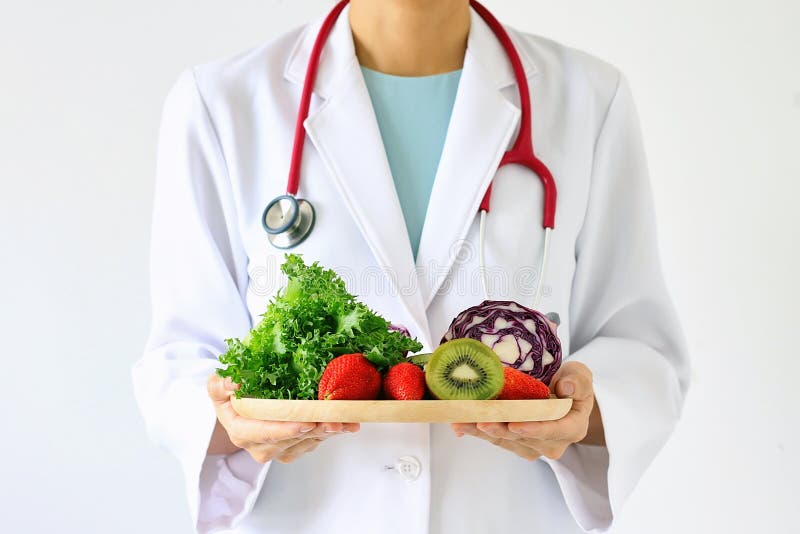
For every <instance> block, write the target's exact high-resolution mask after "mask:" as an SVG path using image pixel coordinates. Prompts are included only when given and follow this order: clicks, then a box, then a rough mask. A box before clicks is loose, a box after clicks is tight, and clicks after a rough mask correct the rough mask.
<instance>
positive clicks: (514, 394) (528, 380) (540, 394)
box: [498, 366, 550, 400]
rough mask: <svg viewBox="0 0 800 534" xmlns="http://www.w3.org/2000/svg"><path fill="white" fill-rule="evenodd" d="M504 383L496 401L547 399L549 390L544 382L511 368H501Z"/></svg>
mask: <svg viewBox="0 0 800 534" xmlns="http://www.w3.org/2000/svg"><path fill="white" fill-rule="evenodd" d="M503 374H504V375H505V382H504V383H503V390H502V391H501V392H500V396H499V397H498V399H501V400H520V399H549V398H550V388H548V387H547V386H546V385H545V383H544V382H542V381H541V380H537V379H535V378H533V377H532V376H531V375H529V374H528V373H523V372H522V371H518V370H516V369H513V368H511V367H505V366H504V367H503Z"/></svg>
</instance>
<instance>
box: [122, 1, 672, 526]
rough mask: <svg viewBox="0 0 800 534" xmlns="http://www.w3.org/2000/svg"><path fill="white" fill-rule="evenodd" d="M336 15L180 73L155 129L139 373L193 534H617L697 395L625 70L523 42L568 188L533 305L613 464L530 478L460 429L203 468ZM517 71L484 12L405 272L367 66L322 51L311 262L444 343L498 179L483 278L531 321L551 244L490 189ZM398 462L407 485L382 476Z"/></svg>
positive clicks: (557, 466)
mask: <svg viewBox="0 0 800 534" xmlns="http://www.w3.org/2000/svg"><path fill="white" fill-rule="evenodd" d="M320 22H321V19H320V20H317V21H316V22H314V23H311V24H309V25H307V26H304V27H302V28H299V29H296V30H293V31H291V32H289V33H287V34H285V35H283V36H281V37H279V38H278V39H276V40H273V41H271V42H269V43H266V44H264V45H263V46H260V47H258V48H255V49H253V50H251V51H248V52H246V53H243V54H240V55H237V56H235V57H233V58H230V59H227V60H224V61H219V62H214V63H210V64H207V65H203V66H200V67H196V68H194V69H191V70H187V71H186V72H184V73H183V75H182V76H180V78H179V80H178V81H177V83H176V84H175V86H174V88H173V89H172V91H171V92H170V94H169V96H168V98H167V100H166V104H165V107H164V112H163V122H162V126H161V130H160V142H159V150H158V165H157V180H156V182H157V185H156V198H155V208H154V217H153V233H152V262H151V269H152V299H153V316H152V321H153V323H152V331H151V334H150V337H149V340H148V342H147V346H146V350H145V353H144V355H143V357H142V358H141V360H140V361H139V362H138V363H137V364H136V365H135V368H134V371H133V377H134V386H135V392H136V398H137V400H138V403H139V405H140V407H141V410H142V413H143V415H144V418H145V421H146V423H147V427H148V430H149V433H150V435H151V436H152V438H153V439H154V440H155V441H156V442H157V443H159V444H160V445H162V446H163V447H164V448H166V449H167V450H169V451H170V452H171V453H173V454H174V455H175V456H176V457H177V458H178V459H179V460H180V462H181V464H182V466H183V470H184V473H185V478H186V492H187V495H188V500H189V506H190V509H191V516H192V518H193V521H194V522H195V526H196V528H197V529H198V531H200V532H210V531H215V530H224V529H230V528H232V529H233V530H231V531H232V532H248V533H249V532H253V533H256V532H259V533H287V532H289V533H298V532H303V533H326V534H329V533H338V532H358V533H361V532H363V533H373V532H381V533H384V534H388V533H398V534H401V533H402V534H417V533H420V534H421V533H424V532H432V533H449V532H460V533H486V532H531V533H536V532H548V533H559V534H568V533H571V532H580V531H581V529H584V530H589V531H593V532H604V531H606V530H607V529H609V528H610V526H611V525H612V523H613V521H614V519H615V517H616V516H617V514H618V513H619V511H620V508H621V507H622V505H623V503H624V502H625V500H626V499H627V498H628V496H629V494H630V493H631V491H632V490H633V488H634V486H635V485H636V482H637V481H638V480H639V478H640V477H641V476H642V473H643V471H644V470H645V469H646V468H647V466H648V464H649V463H650V462H651V461H652V459H653V457H654V456H655V454H656V453H657V452H658V451H659V449H660V448H661V447H662V445H663V444H664V442H665V440H666V439H667V438H668V436H669V434H670V432H671V431H672V429H673V427H674V425H675V423H676V421H677V419H678V416H679V413H680V411H681V406H682V402H683V398H684V394H685V392H686V388H687V379H688V364H687V354H686V349H685V344H684V340H683V336H682V332H681V328H680V325H679V323H678V320H677V318H676V314H675V311H674V309H673V307H672V304H671V302H670V299H669V296H668V294H667V292H666V290H665V285H664V281H663V279H662V274H661V270H660V266H659V259H658V253H657V250H658V249H657V245H656V231H655V227H654V218H653V205H652V202H651V198H650V186H649V184H648V173H647V166H646V162H645V156H644V152H643V148H642V141H641V136H640V131H639V126H638V119H637V116H636V112H635V109H634V105H633V102H632V99H631V94H630V91H629V88H628V85H627V84H626V82H625V79H624V78H623V77H622V76H621V75H620V73H619V71H618V70H617V69H615V68H614V67H612V66H611V65H609V64H607V63H604V62H602V61H600V60H598V59H595V58H593V57H591V56H589V55H586V54H584V53H581V52H579V51H576V50H573V49H570V48H567V47H564V46H561V45H559V44H556V43H553V42H551V41H548V40H546V39H543V38H541V37H536V36H533V35H528V34H524V33H520V32H517V31H514V30H513V29H511V28H509V32H510V33H511V36H512V39H513V41H514V43H515V45H516V46H517V48H518V50H519V53H520V55H521V58H522V61H523V64H524V67H525V72H526V74H527V77H528V81H529V84H530V90H531V98H532V103H533V129H534V142H535V148H536V152H537V154H538V155H539V156H540V158H541V159H542V160H543V161H544V162H545V163H546V164H547V165H548V166H549V167H550V169H551V170H552V172H553V174H554V176H555V180H556V183H557V186H558V210H557V215H556V230H555V231H554V233H553V238H552V249H551V256H550V267H549V270H548V273H547V276H546V280H545V293H544V298H543V300H542V305H541V306H540V308H541V309H542V310H543V311H555V312H558V313H559V314H560V316H561V320H562V324H561V326H560V328H559V335H560V337H561V341H562V343H563V347H564V354H565V355H568V357H567V359H568V360H575V361H582V362H584V363H585V364H586V365H588V366H589V368H590V369H591V370H592V372H593V373H594V383H595V390H596V396H597V401H598V402H599V405H600V407H601V411H602V414H603V420H604V425H605V434H606V440H607V442H608V447H607V449H606V448H601V447H591V446H584V445H573V446H571V447H570V448H569V449H568V450H567V452H566V454H565V455H564V456H563V457H562V458H561V459H559V460H555V461H551V460H547V459H541V460H538V461H534V462H528V461H525V460H523V459H520V458H518V457H517V456H515V455H514V454H512V453H510V452H508V451H506V450H503V449H500V448H498V447H494V446H492V445H490V444H489V443H487V442H484V441H481V440H477V439H475V438H471V437H465V438H462V439H458V438H456V437H455V436H454V435H453V434H452V432H451V430H450V428H449V425H428V424H383V425H378V424H364V425H362V429H361V431H360V432H358V433H356V434H353V435H344V436H337V437H335V438H334V439H331V440H329V441H327V442H325V443H323V444H322V445H321V446H320V448H319V449H317V450H316V451H314V452H313V453H311V454H309V455H307V456H304V457H303V458H301V459H300V460H298V461H297V462H296V463H293V464H289V465H283V464H279V463H277V462H275V463H271V464H266V465H260V464H258V463H256V462H254V461H253V460H251V459H250V457H249V456H248V455H247V453H246V452H244V451H241V452H238V453H236V454H234V455H231V456H230V457H222V456H216V457H214V456H207V455H206V448H207V444H208V441H209V437H210V435H211V432H212V428H213V427H214V421H215V417H214V410H213V409H212V405H211V403H210V401H209V399H208V397H207V395H206V391H205V383H206V378H207V376H208V375H209V374H210V373H211V372H212V370H213V369H214V368H215V367H216V366H217V361H216V357H217V355H218V354H220V353H221V352H223V351H224V350H225V345H224V343H223V339H225V338H228V337H232V336H239V337H241V336H244V335H246V334H247V332H248V330H249V329H250V328H251V326H252V325H253V324H254V323H256V322H257V321H258V320H259V315H260V314H261V313H263V311H264V310H265V308H266V305H267V302H268V300H269V298H270V297H271V296H272V295H273V294H274V293H275V291H276V290H277V289H278V288H279V287H280V286H281V282H282V280H281V279H280V276H279V274H278V268H279V265H280V263H281V262H282V257H283V255H282V253H281V252H280V251H278V250H276V249H274V248H272V247H271V246H270V245H269V244H268V242H267V239H266V237H265V234H264V231H263V230H262V227H261V219H260V218H261V214H262V210H263V209H264V206H265V205H266V204H267V203H268V201H269V200H270V199H272V198H273V197H275V196H276V195H279V194H282V193H283V192H284V191H285V187H286V175H287V170H288V166H289V156H290V153H291V142H292V135H293V131H294V123H295V116H296V113H297V107H298V101H299V98H300V92H301V88H302V83H303V77H304V73H305V69H306V65H307V60H308V56H309V52H310V50H311V46H312V42H313V40H314V38H315V36H316V35H317V29H318V28H319V25H320ZM518 100H519V99H518V94H517V88H516V84H515V80H514V76H513V73H512V70H511V68H510V66H509V63H508V61H507V59H506V56H505V55H504V53H503V51H502V48H501V47H500V45H499V44H498V42H497V40H496V38H495V37H494V35H493V34H492V32H491V30H490V29H489V28H488V26H487V25H486V24H485V23H484V22H483V21H482V20H481V19H480V17H479V16H477V14H476V13H474V12H473V13H472V20H471V28H470V32H469V39H468V47H467V51H466V55H465V58H464V66H463V71H462V74H461V81H460V85H459V87H458V92H457V96H456V100H455V105H454V108H453V112H452V119H451V121H450V126H449V130H448V132H447V140H446V142H445V145H444V150H443V153H442V156H441V162H440V164H439V168H438V171H437V174H436V180H435V183H434V186H433V191H432V193H431V198H430V206H429V208H428V214H427V218H426V220H425V226H424V230H423V233H422V239H421V242H420V246H419V253H418V257H417V260H416V262H415V261H414V258H413V255H412V252H411V248H410V245H409V239H408V236H407V233H406V229H405V224H404V220H403V215H402V212H401V209H400V204H399V202H398V200H397V195H396V193H395V189H394V186H393V182H392V177H391V174H390V169H389V165H388V163H387V159H386V156H385V151H384V149H383V146H382V142H381V137H380V133H379V130H378V126H377V123H376V120H375V117H374V114H373V110H372V107H371V103H370V99H369V95H368V93H367V90H366V87H365V85H364V81H363V79H362V76H361V72H360V70H359V65H358V61H357V58H356V56H355V53H354V47H353V41H352V36H351V32H350V26H349V23H348V10H347V9H346V10H345V11H344V12H343V13H342V15H341V17H340V18H339V20H338V22H337V23H336V25H335V27H334V29H333V31H332V33H331V35H330V38H329V40H328V42H327V44H326V46H325V49H324V52H323V54H322V61H321V65H320V68H319V75H318V78H317V82H316V84H315V91H314V97H313V99H312V102H311V112H310V115H309V117H308V119H307V120H306V122H305V128H306V132H307V134H308V139H307V142H306V150H305V154H304V156H303V168H302V181H301V186H300V192H299V196H302V197H306V198H308V199H310V200H311V201H312V202H313V203H314V206H315V207H316V212H317V223H316V227H315V229H314V232H312V234H311V236H310V237H309V238H308V239H307V240H306V241H305V242H304V243H303V244H302V245H300V246H299V247H297V249H296V250H295V251H296V252H299V253H301V254H303V256H304V257H305V259H306V260H307V261H313V260H319V261H320V262H321V263H322V264H323V265H325V266H328V267H331V268H334V269H336V270H337V271H338V272H339V273H340V274H341V275H342V277H343V278H344V279H345V280H346V281H347V284H348V286H349V287H350V289H351V290H352V291H354V292H356V293H357V294H358V295H359V297H360V299H361V300H362V301H363V302H365V303H366V304H368V305H369V306H371V307H372V308H373V309H375V310H376V311H378V312H379V313H380V314H382V315H383V316H384V317H386V318H388V319H389V320H391V321H393V322H396V323H402V324H404V325H406V326H407V327H408V328H409V329H410V330H411V332H412V333H413V334H414V335H415V336H416V337H418V338H419V339H420V340H421V341H422V342H423V343H424V344H425V350H426V351H429V350H431V349H433V348H434V347H435V346H436V345H437V344H438V340H439V339H440V338H441V336H442V334H443V333H444V331H445V329H446V328H447V326H448V325H449V323H450V321H451V320H452V318H453V317H454V316H455V315H456V314H457V313H458V312H459V311H461V310H463V309H464V308H467V307H469V306H472V305H475V304H477V303H479V302H480V301H481V300H483V296H482V294H481V291H480V283H479V278H478V260H477V253H476V243H477V238H478V222H477V221H478V218H477V217H476V214H477V209H478V204H479V202H480V200H481V197H482V196H483V193H484V191H485V190H486V188H487V186H488V185H489V183H490V182H491V181H492V180H493V179H494V195H493V198H492V211H491V213H490V215H489V219H488V227H487V245H486V261H487V265H488V267H489V270H490V280H491V282H490V283H491V284H492V286H493V287H492V290H491V292H492V297H493V298H495V299H510V300H517V301H519V302H521V303H525V304H530V303H531V301H532V295H533V289H534V287H535V283H534V282H535V277H536V268H537V266H538V259H539V254H540V251H541V245H542V240H543V234H542V230H541V221H542V187H541V185H540V182H539V180H538V178H537V177H536V176H534V175H533V174H532V173H531V172H530V171H528V170H526V169H523V168H521V167H518V166H513V165H511V166H505V167H503V168H502V169H501V170H500V171H499V172H496V169H497V165H498V163H499V161H500V158H501V157H502V155H503V153H504V151H505V150H506V149H507V148H508V147H509V146H510V144H511V142H512V141H513V139H514V138H515V134H516V128H517V126H518V122H519V117H520V112H519V108H518ZM402 456H414V457H415V458H417V459H418V460H419V462H420V464H421V466H422V471H421V474H420V476H419V478H417V479H416V480H413V481H410V480H406V479H404V478H403V477H402V476H401V475H400V474H398V472H397V470H392V469H386V466H391V465H393V464H395V462H396V461H397V459H398V458H399V457H402Z"/></svg>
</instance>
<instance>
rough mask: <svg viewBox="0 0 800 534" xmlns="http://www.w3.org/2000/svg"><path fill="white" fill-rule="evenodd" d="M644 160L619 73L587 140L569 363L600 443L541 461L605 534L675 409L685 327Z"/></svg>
mask: <svg viewBox="0 0 800 534" xmlns="http://www.w3.org/2000/svg"><path fill="white" fill-rule="evenodd" d="M653 211H654V210H653V202H652V198H651V191H650V184H649V178H648V170H647V162H646V159H645V153H644V148H643V145H642V138H641V132H640V128H639V121H638V117H637V113H636V109H635V107H634V104H633V100H632V97H631V93H630V89H629V87H628V84H627V82H626V80H625V78H624V77H622V76H620V78H619V82H618V85H617V90H616V93H615V95H614V97H613V99H612V101H611V103H610V105H609V108H608V111H607V115H606V118H605V121H604V123H603V125H602V128H601V130H600V133H599V136H598V138H597V142H596V146H595V158H594V163H593V171H592V182H591V185H590V193H589V201H588V205H587V211H586V215H585V220H584V223H583V226H582V228H581V231H580V234H579V236H578V239H577V242H576V250H575V255H576V261H577V266H576V272H575V276H574V279H573V287H572V296H571V300H570V310H569V311H570V343H571V350H572V353H571V354H570V356H569V357H568V358H567V361H580V362H583V363H584V364H586V365H587V366H588V367H589V369H590V370H591V371H592V373H593V376H594V389H595V396H596V399H597V402H598V405H599V407H600V410H601V413H602V419H603V426H604V428H605V437H606V444H607V446H606V447H597V446H589V445H573V446H571V447H569V448H568V449H567V452H566V453H565V454H564V455H563V456H562V457H561V458H560V459H559V460H547V462H548V463H549V464H550V466H551V467H552V469H553V471H554V473H555V475H556V478H557V479H558V482H559V484H560V486H561V489H562V492H563V494H564V497H565V500H566V502H567V505H568V507H569V508H570V510H571V512H572V514H573V516H574V517H575V519H576V521H577V522H578V524H579V525H580V526H581V527H582V528H583V529H584V530H586V531H589V532H606V531H607V530H609V529H610V528H611V526H612V524H613V522H614V520H615V519H616V517H617V516H618V514H619V512H620V509H621V508H622V506H623V504H624V503H625V501H626V500H627V498H628V496H629V495H630V494H631V492H632V491H633V489H634V487H635V486H636V484H637V482H638V481H639V479H640V478H641V476H642V475H643V473H644V471H645V470H646V469H647V467H648V465H649V464H650V462H651V461H652V460H653V458H654V457H655V455H656V454H657V453H658V451H659V450H660V449H661V448H662V446H663V445H664V443H665V442H666V440H667V438H668V437H669V435H670V434H671V432H672V430H673V428H674V427H675V424H676V422H677V420H678V417H679V415H680V412H681V409H682V406H683V400H684V396H685V394H686V391H687V387H688V377H689V364H688V355H687V349H686V345H685V340H684V335H683V331H682V328H681V325H680V323H679V320H678V317H677V314H676V312H675V309H674V307H673V304H672V302H671V299H670V297H669V295H668V292H667V289H666V287H665V282H664V278H663V275H662V271H661V266H660V261H659V254H658V246H657V243H656V227H655V220H654V213H653Z"/></svg>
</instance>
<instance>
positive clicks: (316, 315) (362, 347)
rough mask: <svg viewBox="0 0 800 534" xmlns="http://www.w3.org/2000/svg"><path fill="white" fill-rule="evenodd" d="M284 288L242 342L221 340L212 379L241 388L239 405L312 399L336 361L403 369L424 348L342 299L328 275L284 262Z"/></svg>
mask: <svg viewBox="0 0 800 534" xmlns="http://www.w3.org/2000/svg"><path fill="white" fill-rule="evenodd" d="M281 270H282V271H283V272H284V273H285V274H286V276H287V277H288V279H289V281H288V284H287V286H286V287H285V288H284V289H283V291H280V292H279V293H278V295H277V296H276V297H275V298H273V299H272V300H271V301H270V303H269V305H268V307H267V311H266V312H265V313H264V314H263V315H262V319H261V321H260V322H259V324H258V325H256V327H255V328H253V329H252V330H251V331H250V333H249V334H248V335H247V337H245V338H244V339H242V340H239V339H236V338H234V339H226V340H225V343H226V344H227V345H228V350H227V352H225V353H224V354H222V355H220V357H219V360H220V362H221V363H222V364H224V365H225V367H224V368H222V369H219V370H218V371H217V374H219V375H220V376H222V377H230V378H231V380H233V381H234V382H235V383H237V384H240V385H241V387H240V389H239V391H238V392H237V395H238V396H239V397H258V398H265V399H316V398H317V384H318V383H319V379H320V377H321V376H322V371H324V370H325V366H326V365H328V362H330V361H331V360H332V359H333V358H335V357H336V356H340V355H342V354H351V353H354V352H360V353H364V356H366V357H367V359H369V360H370V361H371V362H372V363H373V364H375V366H376V367H377V368H378V370H379V371H381V372H383V371H385V370H386V369H388V368H389V367H391V366H392V365H394V364H396V363H398V362H400V361H403V360H404V359H405V357H404V355H405V353H406V352H417V351H419V350H421V349H422V344H421V343H419V342H418V341H417V340H416V339H410V338H408V337H406V336H404V335H403V334H401V333H399V332H392V331H389V322H388V321H387V320H386V319H384V318H383V317H381V316H380V315H378V314H376V313H375V312H374V311H372V310H370V309H369V308H368V307H367V306H365V305H364V304H362V303H360V302H358V301H357V300H356V298H355V297H354V296H353V295H351V294H350V293H348V292H347V289H346V288H345V285H344V282H343V281H342V280H341V279H340V278H339V277H338V276H337V275H336V273H335V272H333V271H332V270H330V269H325V268H323V267H321V266H320V265H319V263H318V262H314V263H313V264H311V265H306V264H305V263H304V262H303V260H302V258H301V257H300V256H298V255H296V254H287V255H286V261H285V262H284V264H283V265H282V266H281Z"/></svg>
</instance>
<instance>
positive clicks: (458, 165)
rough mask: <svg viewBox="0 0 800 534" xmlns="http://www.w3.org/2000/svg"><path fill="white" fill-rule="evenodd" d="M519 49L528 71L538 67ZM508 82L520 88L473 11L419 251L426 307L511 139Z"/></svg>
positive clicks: (515, 113) (513, 122)
mask: <svg viewBox="0 0 800 534" xmlns="http://www.w3.org/2000/svg"><path fill="white" fill-rule="evenodd" d="M509 33H511V31H510V30H509ZM511 36H512V40H513V39H514V35H513V34H512V35H511ZM520 48H521V47H519V46H517V49H518V50H519V51H520V55H521V56H520V57H521V60H522V62H523V66H524V68H525V71H526V75H528V76H530V75H532V74H533V73H534V72H535V68H534V66H533V64H532V63H531V62H530V59H529V58H528V57H527V56H525V55H522V51H521V50H520ZM509 86H513V89H514V91H516V84H515V79H514V75H513V70H512V69H511V67H510V64H509V61H508V58H507V56H506V54H505V52H504V50H503V48H502V46H501V45H500V44H499V42H498V40H497V38H496V37H495V35H494V33H493V32H492V30H491V28H489V27H488V25H487V24H486V23H485V22H484V21H483V19H481V18H480V16H479V15H477V14H476V13H475V11H472V17H471V22H470V33H469V37H468V41H467V51H466V54H465V56H464V67H463V70H462V72H461V79H460V81H459V86H458V91H457V93H456V99H455V103H454V105H453V112H452V115H451V118H450V124H449V127H448V130H447V138H446V140H445V143H444V148H443V150H442V155H441V158H440V160H439V167H438V169H437V172H436V178H435V181H434V185H433V190H432V191H431V197H430V202H429V204H428V211H427V214H426V217H425V224H424V227H423V230H422V237H421V239H420V245H419V251H418V253H417V269H418V271H419V272H420V273H421V275H420V286H421V291H422V297H423V301H424V305H425V307H426V308H427V307H428V306H429V305H430V303H431V301H432V300H433V298H434V297H435V296H436V294H437V292H439V291H440V289H441V290H444V289H443V288H442V284H443V282H444V281H445V280H446V279H447V276H448V274H449V273H450V271H451V269H452V268H453V263H454V262H455V260H456V258H457V257H458V256H459V254H462V253H463V252H462V249H463V248H464V241H463V240H464V239H465V237H466V236H467V232H468V231H469V228H470V226H471V225H472V224H473V222H474V221H475V218H476V216H477V214H478V206H479V205H480V201H481V199H482V198H483V195H484V193H485V192H486V189H487V188H488V187H489V184H490V183H491V181H492V179H493V178H494V175H495V172H496V171H497V166H498V165H499V163H500V160H501V158H502V157H503V154H504V153H505V151H506V150H507V149H508V148H509V146H510V144H511V141H513V136H514V133H515V129H516V128H517V126H518V124H519V118H520V110H519V108H518V107H517V106H516V105H514V104H513V103H512V102H511V101H509V100H508V99H507V98H506V97H505V96H504V95H503V93H502V89H503V88H505V87H509ZM509 94H513V92H512V91H511V90H510V89H509ZM474 245H475V246H474V247H473V252H474V253H477V243H475V244H474ZM471 275H472V273H470V276H471ZM446 287H448V288H449V287H450V286H449V285H448V286H446Z"/></svg>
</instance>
